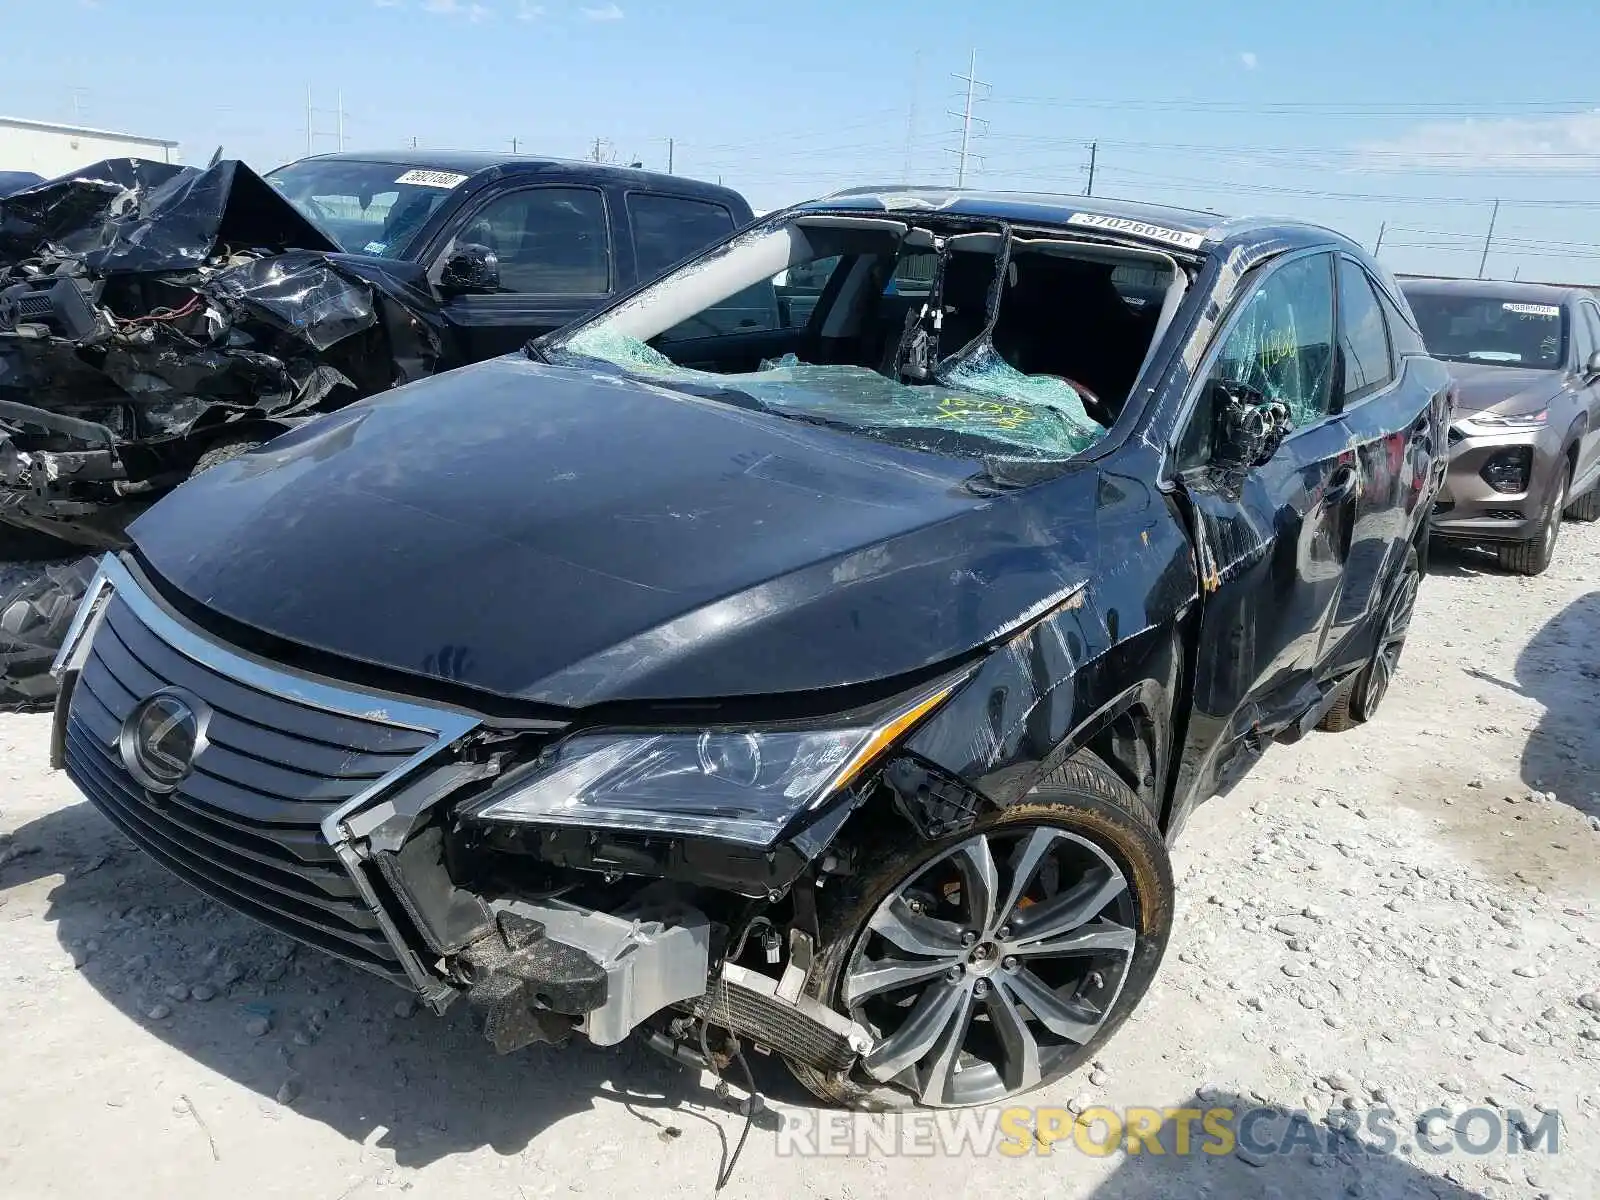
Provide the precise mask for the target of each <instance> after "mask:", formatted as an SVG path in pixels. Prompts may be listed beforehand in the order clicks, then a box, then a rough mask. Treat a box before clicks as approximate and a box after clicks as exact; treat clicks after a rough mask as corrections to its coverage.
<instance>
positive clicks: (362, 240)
mask: <svg viewBox="0 0 1600 1200" xmlns="http://www.w3.org/2000/svg"><path fill="white" fill-rule="evenodd" d="M467 179H468V176H466V175H462V174H459V173H457V172H454V171H434V170H420V169H418V168H415V167H406V166H402V165H398V164H395V163H377V162H349V161H346V160H343V159H316V158H308V159H305V160H304V161H302V162H296V163H290V164H289V165H288V166H286V167H279V168H278V169H277V170H276V171H274V172H272V173H271V174H270V175H268V176H267V182H268V183H270V184H272V186H273V187H275V188H277V189H278V191H279V192H281V193H282V194H283V196H284V198H285V199H287V200H288V201H289V203H290V204H293V205H294V206H295V207H296V208H297V209H299V210H300V211H301V212H302V213H304V214H305V215H306V216H307V217H309V218H310V219H311V220H312V221H314V222H315V223H316V224H317V225H318V226H320V227H321V228H322V229H324V230H326V231H327V232H328V233H329V234H330V235H331V236H332V237H333V239H334V240H335V241H336V242H338V243H339V246H340V248H341V249H343V250H345V251H347V252H348V253H351V254H373V255H379V256H382V257H384V258H405V257H406V254H407V251H409V250H410V248H411V244H412V243H413V242H414V241H415V240H416V236H417V233H418V232H419V231H420V230H421V229H422V226H423V224H424V223H425V222H426V221H427V219H428V218H429V217H430V216H432V215H433V211H434V209H436V208H438V207H439V205H441V204H442V203H444V201H445V199H446V198H447V197H449V195H450V193H451V191H452V190H454V189H455V188H457V187H459V186H460V185H461V184H463V183H465V182H466V181H467Z"/></svg>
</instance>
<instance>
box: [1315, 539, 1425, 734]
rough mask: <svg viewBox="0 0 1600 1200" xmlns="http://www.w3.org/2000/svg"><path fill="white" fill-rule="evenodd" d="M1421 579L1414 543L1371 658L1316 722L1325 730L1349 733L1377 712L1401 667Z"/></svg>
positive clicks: (1393, 589)
mask: <svg viewBox="0 0 1600 1200" xmlns="http://www.w3.org/2000/svg"><path fill="white" fill-rule="evenodd" d="M1421 582H1422V559H1421V556H1420V555H1419V554H1418V553H1417V548H1416V547H1415V546H1411V547H1409V548H1407V550H1406V556H1405V558H1404V560H1402V562H1401V565H1400V572H1399V574H1398V575H1397V576H1396V578H1395V581H1394V583H1393V584H1392V585H1391V586H1390V588H1389V598H1388V601H1387V602H1386V606H1385V608H1384V613H1383V624H1382V625H1381V626H1379V630H1378V639H1377V644H1376V645H1374V646H1373V648H1372V657H1371V658H1370V659H1369V660H1368V661H1367V665H1366V666H1364V667H1362V668H1361V670H1360V671H1359V672H1357V674H1356V677H1355V678H1354V679H1352V680H1350V682H1349V683H1347V684H1345V685H1344V689H1343V690H1342V691H1341V692H1340V693H1339V698H1338V700H1336V701H1335V702H1334V705H1333V707H1332V708H1330V709H1329V710H1328V711H1327V712H1326V713H1324V714H1323V717H1322V720H1320V721H1318V722H1317V728H1318V729H1320V730H1322V731H1323V732H1324V733H1347V732H1348V731H1350V730H1352V729H1354V728H1355V727H1356V726H1357V725H1364V724H1366V723H1367V722H1368V721H1370V720H1372V718H1373V717H1374V716H1375V715H1376V714H1377V711H1378V706H1379V705H1381V704H1382V703H1383V698H1384V697H1385V696H1386V695H1388V694H1389V684H1390V682H1391V681H1392V680H1393V679H1394V673H1395V671H1396V670H1398V668H1399V666H1400V654H1401V652H1402V651H1403V650H1404V649H1405V644H1406V635H1407V634H1408V633H1409V632H1410V630H1411V614H1412V610H1413V609H1414V608H1415V606H1416V603H1417V588H1418V587H1419V586H1420V584H1421Z"/></svg>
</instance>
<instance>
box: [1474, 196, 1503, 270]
mask: <svg viewBox="0 0 1600 1200" xmlns="http://www.w3.org/2000/svg"><path fill="white" fill-rule="evenodd" d="M1499 217H1500V201H1498V200H1496V201H1495V202H1494V209H1493V211H1491V212H1490V213H1489V232H1488V233H1486V234H1484V237H1483V257H1482V258H1480V259H1479V260H1478V278H1479V279H1482V278H1483V272H1484V268H1485V267H1487V266H1488V265H1489V246H1490V244H1491V243H1492V242H1493V241H1494V223H1495V221H1496V220H1498V219H1499Z"/></svg>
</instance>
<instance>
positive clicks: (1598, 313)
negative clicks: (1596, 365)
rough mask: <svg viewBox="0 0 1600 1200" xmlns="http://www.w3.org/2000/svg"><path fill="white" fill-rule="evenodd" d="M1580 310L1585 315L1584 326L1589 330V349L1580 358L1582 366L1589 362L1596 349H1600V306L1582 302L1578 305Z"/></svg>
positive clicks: (1579, 363)
mask: <svg viewBox="0 0 1600 1200" xmlns="http://www.w3.org/2000/svg"><path fill="white" fill-rule="evenodd" d="M1578 312H1579V313H1581V314H1582V315H1583V324H1584V327H1585V328H1587V329H1588V331H1589V348H1588V351H1587V353H1585V354H1582V355H1580V356H1579V358H1578V365H1579V366H1580V367H1581V366H1586V365H1587V364H1588V362H1589V356H1590V355H1591V354H1593V353H1594V352H1595V351H1596V350H1600V308H1596V307H1595V306H1594V305H1592V304H1580V305H1578Z"/></svg>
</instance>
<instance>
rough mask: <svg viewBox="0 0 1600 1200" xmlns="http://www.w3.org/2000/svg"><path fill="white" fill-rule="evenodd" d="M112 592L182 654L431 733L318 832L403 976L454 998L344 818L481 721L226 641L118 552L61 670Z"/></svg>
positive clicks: (366, 716)
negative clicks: (164, 599) (310, 672)
mask: <svg viewBox="0 0 1600 1200" xmlns="http://www.w3.org/2000/svg"><path fill="white" fill-rule="evenodd" d="M113 595H114V596H116V597H117V598H118V599H119V600H121V601H122V602H123V603H124V604H126V605H127V606H128V607H129V608H130V609H131V610H132V611H133V613H134V615H135V616H136V617H138V618H139V620H141V621H143V622H144V623H145V624H146V626H147V627H148V628H149V629H150V630H151V632H152V633H154V634H155V635H156V636H157V637H159V638H161V639H162V640H163V641H164V642H166V644H167V645H169V646H171V647H172V648H173V649H174V650H176V651H177V652H178V653H180V654H182V655H184V656H185V657H186V658H189V659H192V660H193V661H194V662H197V663H199V664H201V665H202V666H204V667H206V668H207V669H208V670H211V671H214V672H216V673H217V674H219V675H222V676H224V677H225V678H228V679H231V680H233V681H234V682H236V683H241V684H245V685H247V686H249V687H252V688H255V689H257V690H259V691H263V692H266V693H268V694H269V695H274V696H279V697H283V698H286V699H289V700H292V701H294V702H296V703H298V704H303V705H305V706H307V707H310V708H315V709H320V710H322V711H324V712H329V713H335V714H339V715H342V716H350V717H357V718H360V719H362V720H365V721H378V722H383V723H385V724H389V725H395V726H399V727H401V728H404V729H410V730H414V731H416V732H419V733H426V734H431V735H433V740H432V741H431V742H429V743H428V744H427V745H425V746H424V747H423V748H422V749H420V750H418V751H417V752H416V753H415V754H413V755H411V756H410V757H409V758H407V759H406V760H405V761H404V762H402V763H400V764H399V765H398V766H396V767H394V768H393V769H392V770H390V771H389V772H387V773H386V774H385V775H383V776H382V777H381V778H379V779H376V780H374V781H372V783H370V784H369V785H368V786H367V787H365V788H363V789H362V790H361V791H360V792H359V793H357V794H356V795H354V796H352V797H351V798H350V799H349V800H348V801H346V802H345V803H344V804H342V805H340V806H339V807H338V808H337V809H335V810H334V811H333V812H331V813H329V814H328V816H327V817H326V818H324V820H323V821H322V825H321V831H322V836H323V839H324V840H325V841H326V842H327V843H328V844H329V846H330V847H332V849H333V851H334V853H335V854H336V855H337V856H338V858H339V861H340V862H341V863H343V864H344V866H345V869H346V870H347V871H348V872H349V874H350V877H351V879H352V880H353V882H354V883H355V885H356V889H357V891H358V892H360V894H361V897H362V900H363V901H364V902H365V903H366V905H367V906H368V908H369V909H370V910H371V911H372V913H373V915H374V917H375V918H376V919H377V921H378V924H379V927H380V928H381V929H382V930H383V933H384V936H385V938H386V939H387V940H388V942H389V944H390V947H391V949H393V950H394V952H395V955H396V956H397V958H398V959H399V961H400V963H401V965H402V967H403V968H404V970H405V974H406V978H407V979H408V980H410V982H411V984H412V986H413V987H415V988H416V989H417V991H418V992H419V993H420V994H421V995H422V998H423V999H424V1001H426V1002H427V1004H428V1005H429V1006H430V1007H431V1008H433V1009H434V1010H435V1011H439V1012H442V1011H443V1010H444V1008H445V1007H446V1006H447V1005H448V1004H449V1003H450V1001H451V1000H452V999H454V998H455V996H456V994H457V992H456V989H455V988H454V987H453V986H451V985H450V984H449V983H447V982H446V981H444V980H443V979H441V978H439V977H438V976H437V975H435V974H433V973H432V972H430V971H429V970H428V969H427V967H425V966H424V965H423V963H422V961H421V960H420V959H419V958H418V957H417V955H416V952H415V951H414V950H413V949H412V947H411V945H410V943H409V942H408V941H407V940H406V938H405V936H404V935H403V934H402V933H401V931H400V929H399V926H398V925H397V924H396V922H395V919H394V915H393V914H392V913H391V912H390V911H389V910H388V908H387V906H386V905H385V904H384V903H383V901H382V900H381V899H380V898H379V897H378V894H377V892H376V890H375V889H374V888H373V886H372V881H371V879H370V877H369V876H368V873H367V863H368V854H367V853H366V851H365V849H364V848H362V847H359V846H358V843H357V841H356V839H355V837H354V836H353V835H352V833H351V831H350V828H349V825H348V824H347V822H348V820H349V819H350V817H351V816H353V815H354V814H355V813H358V812H360V811H361V810H362V809H363V808H365V807H366V806H367V805H369V804H372V803H374V802H375V801H376V800H377V799H378V798H379V797H381V796H383V795H384V794H385V793H386V792H387V791H388V790H389V789H390V788H391V787H393V786H394V785H395V784H397V783H399V782H400V781H401V780H402V779H404V778H406V777H408V776H409V775H410V774H411V773H412V772H414V771H416V770H417V769H418V768H419V767H421V766H422V765H423V764H424V763H426V762H427V761H429V760H430V759H432V758H434V757H435V756H436V755H438V754H440V753H442V752H443V751H445V750H446V749H448V748H449V747H451V746H453V745H454V744H455V743H456V742H457V741H459V740H460V739H461V738H462V737H464V736H465V735H466V734H468V733H469V732H471V731H472V730H473V729H475V728H477V727H478V725H479V724H480V720H479V718H478V717H477V716H476V715H474V714H471V713H467V712H464V711H461V710H455V709H448V708H442V707H433V706H428V705H422V704H417V703H415V702H414V701H411V700H406V699H402V698H400V697H396V696H390V695H384V694H379V693H376V692H365V691H359V690H357V689H356V688H354V687H352V686H350V685H346V684H335V683H332V682H329V681H327V680H323V679H318V678H313V677H311V676H306V675H301V674H296V673H291V672H289V671H287V670H284V669H283V668H280V667H276V666H271V665H269V664H267V663H266V662H265V661H264V660H262V659H258V658H254V657H250V656H247V655H245V654H243V653H241V652H239V651H236V650H232V649H230V648H228V647H226V646H223V645H222V644H220V643H218V642H215V641H213V640H212V639H211V638H210V637H209V636H207V635H205V634H203V633H201V632H200V631H199V630H198V629H196V628H195V627H194V626H192V625H190V623H189V622H188V621H186V620H184V619H183V618H182V617H180V616H178V615H177V614H175V613H173V612H171V611H170V610H168V609H167V607H166V606H165V605H164V604H161V603H160V602H159V601H157V600H156V599H155V598H154V597H155V589H154V588H153V587H152V586H151V585H150V584H149V583H148V581H146V580H144V579H143V578H142V573H140V572H139V571H138V568H137V567H135V566H133V565H132V564H131V563H130V562H129V561H127V560H126V559H125V558H124V557H123V556H122V555H118V554H107V555H105V556H104V557H103V558H102V559H101V561H100V569H99V571H98V572H97V573H96V576H95V579H94V581H93V582H92V583H91V585H90V588H89V592H88V594H87V595H86V596H85V599H84V601H83V603H82V604H81V605H80V606H79V610H78V614H77V616H76V617H74V621H73V624H74V626H75V627H76V629H77V632H76V634H75V635H74V634H73V632H72V631H71V630H70V629H69V634H68V638H67V639H66V641H65V642H64V643H63V645H62V650H61V653H60V654H58V656H57V659H56V661H57V663H59V664H61V666H62V668H63V669H70V665H71V664H72V663H74V662H77V663H80V664H81V662H82V658H81V657H80V655H81V654H85V653H87V648H88V639H87V638H86V637H85V636H84V634H85V632H86V631H87V630H88V627H89V624H90V621H91V619H97V618H96V617H95V614H96V612H99V613H102V614H103V612H104V609H105V607H106V602H107V601H108V600H109V598H110V597H111V596H113ZM78 617H82V618H83V621H82V624H79V621H78Z"/></svg>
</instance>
